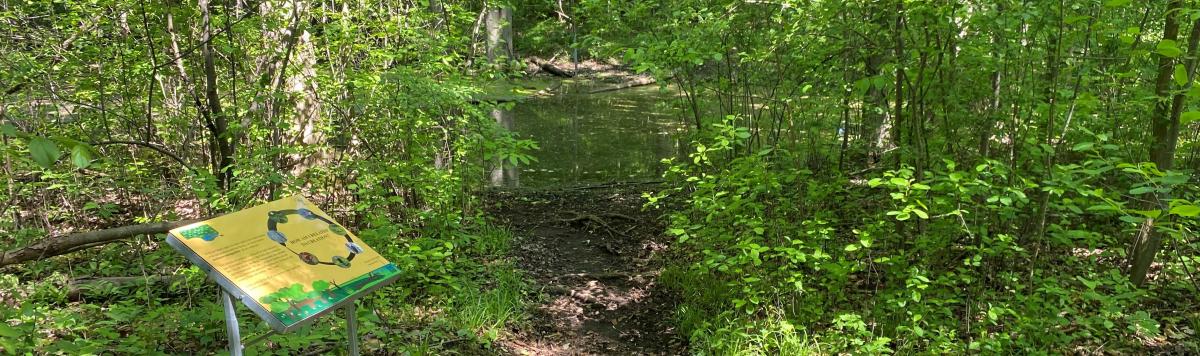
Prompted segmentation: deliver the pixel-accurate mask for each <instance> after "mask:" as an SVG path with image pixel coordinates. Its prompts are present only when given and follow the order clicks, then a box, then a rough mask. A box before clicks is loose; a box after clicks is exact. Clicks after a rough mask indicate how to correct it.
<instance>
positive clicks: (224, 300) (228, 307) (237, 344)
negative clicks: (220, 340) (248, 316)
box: [221, 289, 242, 356]
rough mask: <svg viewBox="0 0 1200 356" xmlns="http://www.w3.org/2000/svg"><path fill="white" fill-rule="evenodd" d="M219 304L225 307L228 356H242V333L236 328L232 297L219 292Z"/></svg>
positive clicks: (227, 293)
mask: <svg viewBox="0 0 1200 356" xmlns="http://www.w3.org/2000/svg"><path fill="white" fill-rule="evenodd" d="M221 304H222V305H223V306H224V307H225V330H226V332H225V333H226V336H228V337H229V356H242V331H241V330H240V329H239V328H238V320H237V309H235V308H234V307H233V297H232V296H230V295H229V292H226V291H225V290H224V289H222V290H221Z"/></svg>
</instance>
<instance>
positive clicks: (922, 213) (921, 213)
mask: <svg viewBox="0 0 1200 356" xmlns="http://www.w3.org/2000/svg"><path fill="white" fill-rule="evenodd" d="M912 212H913V213H914V214H917V216H919V217H921V218H922V219H928V218H929V214H928V213H926V212H925V211H924V210H921V209H913V210H912Z"/></svg>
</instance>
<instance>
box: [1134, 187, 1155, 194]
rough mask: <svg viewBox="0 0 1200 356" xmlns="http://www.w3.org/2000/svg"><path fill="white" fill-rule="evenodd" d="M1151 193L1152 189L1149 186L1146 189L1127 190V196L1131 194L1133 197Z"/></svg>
mask: <svg viewBox="0 0 1200 356" xmlns="http://www.w3.org/2000/svg"><path fill="white" fill-rule="evenodd" d="M1153 191H1154V187H1149V186H1147V187H1138V188H1133V189H1130V190H1129V194H1133V195H1139V194H1146V193H1150V192H1153Z"/></svg>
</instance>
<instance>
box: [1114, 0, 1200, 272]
mask: <svg viewBox="0 0 1200 356" xmlns="http://www.w3.org/2000/svg"><path fill="white" fill-rule="evenodd" d="M1181 8H1182V1H1181V0H1171V2H1169V3H1167V12H1166V24H1165V26H1164V27H1163V40H1164V41H1165V40H1171V41H1175V40H1177V39H1178V38H1179V20H1178V19H1177V16H1180V15H1181V14H1180V12H1181ZM1198 42H1200V20H1197V21H1196V23H1195V24H1193V25H1192V31H1191V34H1190V35H1189V37H1188V53H1187V57H1188V59H1187V66H1186V69H1187V74H1188V84H1187V86H1191V80H1192V79H1193V78H1194V76H1195V71H1196V57H1197V55H1198V53H1197V52H1198V51H1197V50H1196V46H1197V44H1200V43H1198ZM1174 64H1175V61H1174V60H1173V59H1172V58H1170V57H1167V56H1162V55H1160V56H1159V58H1158V76H1157V77H1156V78H1155V81H1154V93H1155V95H1156V96H1157V97H1158V98H1160V100H1158V103H1157V104H1156V105H1155V106H1154V113H1153V115H1152V116H1151V119H1150V120H1151V123H1150V129H1151V132H1152V134H1153V135H1154V142H1153V143H1152V144H1151V145H1150V160H1151V161H1152V162H1154V164H1155V165H1157V166H1158V169H1161V170H1168V169H1171V168H1172V166H1173V165H1174V162H1175V147H1176V145H1177V143H1178V141H1179V116H1180V113H1181V112H1182V110H1183V104H1184V99H1185V98H1184V95H1183V94H1176V95H1174V97H1172V100H1169V101H1168V100H1163V99H1165V98H1167V97H1168V96H1169V95H1170V93H1171V89H1172V88H1171V78H1172V76H1173V74H1174V72H1175V71H1174V68H1175V66H1174ZM1166 199H1168V197H1166V196H1158V197H1156V198H1155V200H1156V201H1154V202H1151V203H1148V204H1149V205H1150V206H1148V207H1147V208H1148V209H1159V208H1160V205H1161V202H1162V201H1165V200H1166ZM1154 222H1155V221H1154V219H1147V220H1146V222H1145V223H1143V224H1142V228H1141V229H1140V230H1139V231H1138V234H1137V236H1135V237H1134V240H1133V243H1132V244H1131V245H1130V258H1131V260H1132V261H1131V262H1130V268H1129V280H1130V281H1131V282H1133V284H1135V285H1138V286H1141V285H1143V284H1145V283H1146V274H1147V272H1149V270H1150V265H1151V264H1153V263H1154V256H1155V255H1157V254H1158V250H1159V249H1161V248H1162V233H1161V232H1158V231H1157V229H1155V228H1154Z"/></svg>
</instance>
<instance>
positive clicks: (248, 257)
mask: <svg viewBox="0 0 1200 356" xmlns="http://www.w3.org/2000/svg"><path fill="white" fill-rule="evenodd" d="M167 243H169V244H170V245H171V247H174V248H175V249H176V250H178V251H179V252H180V253H182V254H183V255H184V256H185V257H187V258H188V260H190V261H191V262H192V263H194V264H196V265H198V266H200V267H201V268H203V269H204V270H205V271H206V272H208V274H209V275H210V276H212V277H213V279H215V280H216V281H217V283H219V284H220V285H221V287H222V288H224V289H225V290H226V291H228V292H229V293H230V294H231V295H233V296H234V297H235V298H238V299H241V300H242V303H244V304H245V305H246V306H247V307H249V308H250V309H251V310H253V311H254V312H255V314H258V316H259V317H261V318H263V320H266V321H267V323H268V324H270V325H271V327H272V328H274V329H275V330H276V331H279V332H286V331H290V330H293V329H295V328H298V327H301V326H303V325H305V324H307V323H309V322H311V321H313V320H316V318H317V317H319V316H320V315H322V314H324V313H326V312H328V311H331V310H334V309H337V308H339V307H340V306H342V305H343V304H346V303H352V302H353V301H354V300H355V299H357V298H359V297H361V296H363V295H366V294H367V293H370V292H371V291H373V290H375V289H377V288H379V287H382V286H384V285H386V284H388V283H391V282H392V281H394V280H395V279H396V278H397V277H399V273H400V271H399V269H398V268H396V265H394V264H392V263H391V262H388V261H387V260H386V259H384V258H383V256H380V255H379V254H378V253H376V252H375V250H373V249H371V248H370V247H369V246H367V245H366V244H364V243H363V242H362V241H361V240H359V239H358V237H357V236H355V235H354V234H353V233H351V232H350V231H348V230H346V228H345V227H343V226H342V225H341V224H338V223H337V222H336V221H334V220H333V219H331V218H330V217H329V215H328V214H326V213H325V212H324V211H322V210H321V209H320V208H318V207H316V206H315V205H313V204H312V202H309V201H308V200H307V199H305V198H304V197H301V196H292V197H287V198H283V199H280V200H276V201H273V202H269V203H266V204H263V205H259V206H255V207H252V208H249V209H246V210H242V211H239V212H235V213H230V214H227V215H223V216H220V217H217V218H214V219H211V220H207V221H202V222H198V223H195V224H191V225H187V226H183V227H180V228H177V229H174V230H171V232H170V234H169V235H168V236H167Z"/></svg>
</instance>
